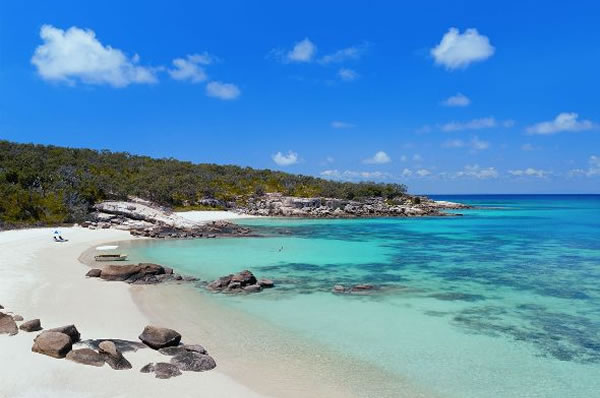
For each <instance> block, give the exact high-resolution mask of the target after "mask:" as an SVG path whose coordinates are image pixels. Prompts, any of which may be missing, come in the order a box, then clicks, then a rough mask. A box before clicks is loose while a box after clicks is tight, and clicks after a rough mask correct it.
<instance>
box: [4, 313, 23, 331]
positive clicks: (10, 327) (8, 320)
mask: <svg viewBox="0 0 600 398" xmlns="http://www.w3.org/2000/svg"><path fill="white" fill-rule="evenodd" d="M17 333H19V329H17V324H16V323H15V320H14V319H13V317H12V316H10V315H7V314H5V313H3V312H0V334H8V335H9V336H14V335H15V334H17Z"/></svg>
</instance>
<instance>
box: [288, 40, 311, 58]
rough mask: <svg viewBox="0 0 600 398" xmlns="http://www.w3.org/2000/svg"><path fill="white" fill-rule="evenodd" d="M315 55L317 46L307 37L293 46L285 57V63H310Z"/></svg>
mask: <svg viewBox="0 0 600 398" xmlns="http://www.w3.org/2000/svg"><path fill="white" fill-rule="evenodd" d="M316 53H317V46H315V44H314V43H313V42H312V41H310V40H309V39H308V37H307V38H305V39H304V40H301V41H299V42H297V43H296V44H294V47H293V48H292V49H291V50H290V51H288V52H287V54H286V55H285V60H286V61H287V62H311V61H312V60H313V58H314V56H315V54H316Z"/></svg>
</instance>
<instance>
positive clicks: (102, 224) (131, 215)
mask: <svg viewBox="0 0 600 398" xmlns="http://www.w3.org/2000/svg"><path fill="white" fill-rule="evenodd" d="M82 226H83V227H85V228H89V229H109V228H115V229H121V230H126V231H129V232H130V233H131V234H132V235H135V236H144V237H148V238H159V239H186V238H202V237H204V238H215V237H217V236H240V235H248V234H250V229H249V228H246V227H242V226H240V225H237V224H234V223H230V222H227V221H213V222H210V223H206V224H204V223H199V222H194V221H190V220H187V219H185V218H183V217H181V216H179V215H177V214H176V213H174V212H173V211H171V210H169V209H167V208H165V207H161V206H158V205H156V204H154V203H152V202H149V201H147V200H143V199H140V198H136V197H130V198H129V199H128V200H127V201H105V202H100V203H97V204H96V205H94V212H92V213H91V214H90V219H89V220H87V221H85V222H83V223H82Z"/></svg>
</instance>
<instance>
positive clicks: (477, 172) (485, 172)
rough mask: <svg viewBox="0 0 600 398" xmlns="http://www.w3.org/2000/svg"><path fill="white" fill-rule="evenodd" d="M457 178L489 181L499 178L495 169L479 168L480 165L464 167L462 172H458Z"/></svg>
mask: <svg viewBox="0 0 600 398" xmlns="http://www.w3.org/2000/svg"><path fill="white" fill-rule="evenodd" d="M454 176H455V177H457V178H460V177H471V178H477V179H481V180H485V179H489V178H497V177H498V171H497V170H496V168H494V167H485V168H483V167H479V165H477V164H474V165H467V166H465V167H464V169H463V170H462V171H459V172H457V173H456V174H455V175H454Z"/></svg>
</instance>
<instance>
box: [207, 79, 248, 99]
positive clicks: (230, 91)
mask: <svg viewBox="0 0 600 398" xmlns="http://www.w3.org/2000/svg"><path fill="white" fill-rule="evenodd" d="M240 94H241V92H240V89H239V88H238V86H236V85H235V84H232V83H223V82H218V81H213V82H209V83H208V84H207V85H206V95H208V96H209V97H215V98H219V99H222V100H233V99H236V98H237V97H239V96H240Z"/></svg>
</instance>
